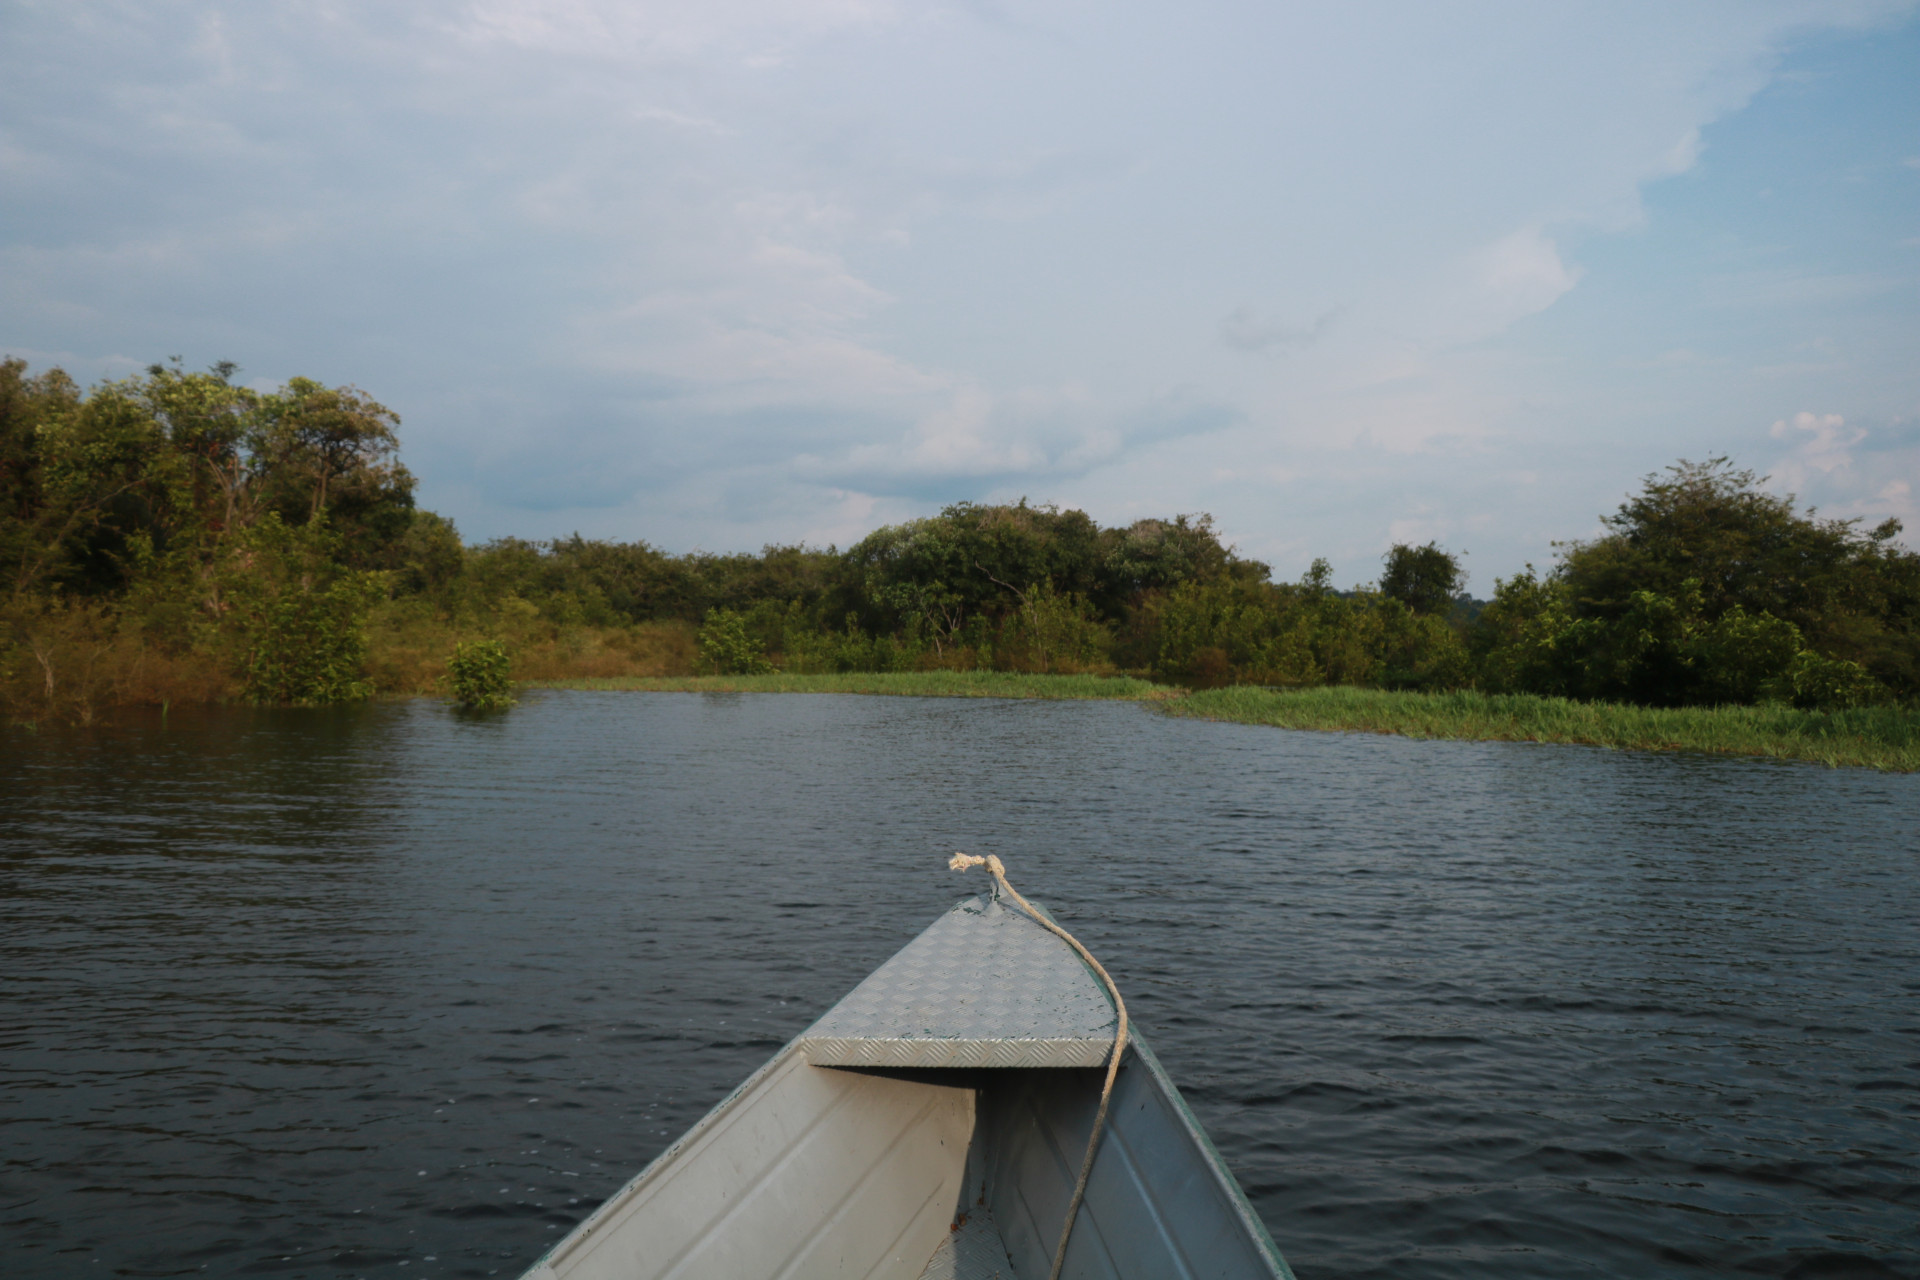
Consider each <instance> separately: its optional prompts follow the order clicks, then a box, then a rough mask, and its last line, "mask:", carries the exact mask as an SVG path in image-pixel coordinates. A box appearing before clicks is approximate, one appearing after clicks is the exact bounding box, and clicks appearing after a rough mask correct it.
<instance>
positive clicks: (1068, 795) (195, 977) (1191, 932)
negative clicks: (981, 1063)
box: [0, 693, 1920, 1280]
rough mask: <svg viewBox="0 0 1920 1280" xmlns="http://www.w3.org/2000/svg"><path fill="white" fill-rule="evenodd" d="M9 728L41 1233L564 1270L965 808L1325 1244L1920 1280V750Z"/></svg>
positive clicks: (8, 804)
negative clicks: (1818, 758)
mask: <svg viewBox="0 0 1920 1280" xmlns="http://www.w3.org/2000/svg"><path fill="white" fill-rule="evenodd" d="M0 751H3V752H4V754H0V910H3V911H4V915H3V916H0V978H3V981H4V986H0V1275H4V1276H6V1277H10V1278H12V1277H34V1276H99V1275H109V1274H117V1275H129V1276H172V1275H209V1276H211V1275H254V1274H279V1275H287V1276H314V1277H322V1276H324V1277H337V1276H369V1277H371V1276H383V1277H417V1276H488V1275H496V1274H497V1275H501V1276H515V1275H517V1274H518V1273H519V1271H520V1270H521V1269H522V1268H524V1267H525V1266H527V1265H528V1264H529V1263H531V1262H532V1261H533V1260H534V1258H536V1257H537V1256H538V1255H539V1254H540V1253H541V1251H542V1250H544V1249H545V1248H546V1247H547V1246H548V1245H549V1244H550V1243H551V1242H552V1241H553V1240H555V1239H556V1238H558V1236H559V1235H560V1234H561V1233H562V1232H563V1231H564V1230H565V1229H566V1228H567V1227H568V1226H569V1225H570V1224H572V1223H573V1222H575V1221H577V1220H578V1219H579V1218H580V1217H581V1216H582V1215H583V1214H584V1213H586V1212H587V1210H588V1209H590V1208H591V1207H592V1206H593V1205H594V1204H595V1203H596V1202H597V1201H599V1200H600V1199H602V1198H603V1197H605V1196H606V1195H608V1194H609V1193H610V1192H612V1191H613V1190H614V1189H615V1188H616V1187H617V1186H619V1185H620V1184H621V1183H622V1182H623V1181H624V1180H625V1179H626V1178H627V1177H629V1176H630V1175H631V1174H632V1173H633V1172H635V1171H637V1170H638V1169H639V1168H640V1167H641V1166H642V1165H643V1164H645V1163H646V1161H647V1160H648V1159H649V1158H650V1157H652V1156H653V1155H654V1154H655V1153H656V1152H657V1151H658V1150H659V1149H660V1148H661V1147H662V1146H663V1145H664V1144H665V1143H666V1142H667V1141H668V1140H669V1139H670V1138H672V1137H673V1136H675V1135H677V1134H679V1133H680V1132H681V1131H682V1130H684V1129H685V1128H686V1127H687V1126H688V1125H689V1124H691V1123H692V1122H693V1121H694V1120H696V1119H697V1118H698V1117H699V1116H700V1115H701V1114H702V1113H703V1112H704V1111H705V1110H706V1109H707V1108H708V1107H709V1106H711V1105H712V1104H713V1103H714V1102H715V1101H716V1100H717V1099H718V1098H720V1097H721V1096H722V1095H723V1094H724V1093H725V1092H726V1091H727V1090H728V1089H730V1088H731V1087H732V1086H733V1085H734V1084H736V1083H738V1082H739V1080H740V1079H741V1078H743V1077H744V1076H746V1075H747V1074H748V1073H749V1072H750V1071H751V1070H753V1068H754V1067H756V1066H757V1065H758V1064H759V1063H760V1062H762V1061H763V1060H765V1059H766V1057H767V1056H768V1055H769V1054H771V1053H772V1052H773V1050H774V1049H775V1048H777V1047H778V1046H779V1045H780V1044H781V1043H782V1042H784V1041H785V1040H786V1039H787V1038H788V1037H790V1036H792V1035H793V1034H794V1033H796V1032H797V1031H799V1030H800V1029H801V1028H802V1027H803V1026H804V1025H805V1024H806V1023H808V1022H809V1021H811V1020H812V1019H813V1017H814V1016H816V1015H817V1014H818V1013H820V1012H821V1011H822V1010H824V1009H825V1008H826V1007H827V1006H828V1005H829V1004H831V1003H832V1002H833V1001H834V1000H836V999H837V998H838V997H839V996H841V995H842V994H844V993H845V992H846V991H847V990H848V989H849V988H850V987H852V986H853V985H854V984H855V983H856V982H857V981H859V979H860V978H861V977H863V976H864V975H865V974H866V973H867V972H868V971H869V970H871V969H872V968H874V967H875V966H876V965H878V964H879V963H880V962H881V961H882V960H884V959H885V958H886V957H887V956H888V955H889V954H891V953H892V952H893V951H894V950H895V949H896V948H897V947H899V946H900V945H902V944H903V943H905V942H906V941H907V940H908V939H909V938H911V937H912V936H913V935H914V934H916V933H918V932H919V931H920V929H921V928H923V927H924V926H925V925H926V924H927V923H929V922H930V921H931V920H932V919H933V918H934V917H935V916H937V915H938V914H939V913H940V912H941V911H943V910H944V909H945V908H946V907H947V906H948V905H949V904H950V903H951V902H952V901H953V900H955V899H956V898H958V897H960V896H962V894H963V893H964V892H968V891H971V890H972V889H974V888H976V887H977V886H975V885H974V884H973V882H972V880H970V879H965V878H963V877H960V876H957V875H954V874H952V873H950V872H948V871H946V870H944V868H943V866H942V857H943V855H944V854H945V853H946V852H948V851H950V850H952V849H955V848H964V849H969V850H973V851H976V852H986V851H994V852H998V853H1000V854H1001V855H1002V856H1003V857H1004V858H1005V859H1006V860H1007V861H1008V863H1009V865H1010V867H1011V869H1012V873H1013V875H1014V877H1015V882H1016V883H1017V884H1019V885H1021V886H1022V887H1023V888H1025V889H1026V891H1027V892H1029V893H1030V894H1033V895H1035V896H1037V897H1040V898H1042V899H1044V900H1045V901H1047V902H1048V903H1049V904H1051V905H1052V907H1053V908H1054V909H1055V911H1056V912H1057V913H1058V914H1059V915H1060V916H1061V917H1062V919H1063V920H1064V921H1065V922H1066V923H1068V925H1069V927H1071V928H1073V929H1075V930H1076V931H1077V932H1078V933H1079V935H1080V936H1081V938H1082V939H1084V940H1085V941H1086V942H1087V943H1088V944H1089V945H1090V946H1092V947H1093V948H1094V949H1095V950H1096V951H1097V952H1098V953H1099V954H1100V955H1101V956H1102V957H1103V958H1104V959H1105V960H1106V962H1107V964H1108V965H1109V967H1110V968H1111V969H1112V970H1113V971H1114V975H1115V977H1116V978H1117V979H1118V980H1119V982H1120V984H1121V987H1122V989H1123V990H1124V991H1126V992H1127V995H1128V999H1129V1002H1130V1004H1131V1005H1132V1007H1133V1009H1134V1013H1135V1017H1136V1019H1137V1020H1138V1022H1139V1024H1140V1025H1141V1027H1142V1028H1143V1030H1144V1031H1145V1033H1146V1034H1147V1035H1148V1036H1149V1037H1150V1038H1151V1039H1152V1042H1153V1044H1154V1046H1155V1048H1156V1049H1158V1051H1159V1053H1160V1055H1161V1057H1162V1058H1163V1059H1164V1061H1165V1062H1166V1064H1167V1067H1168V1069H1169V1070H1170V1071H1171V1072H1172V1073H1173V1075H1174V1077H1175V1079H1176V1080H1177V1081H1178V1082H1179V1083H1180V1085H1181V1086H1182V1088H1183V1089H1184V1091H1185V1092H1186V1095H1187V1098H1188V1099H1189V1100H1190V1101H1191V1102H1192V1104H1193V1107H1194V1110H1195V1111H1196V1112H1197V1113H1198V1114H1199V1116H1200V1118H1201V1120H1202V1122H1203V1123H1204V1124H1205V1125H1206V1126H1207V1128H1208V1129H1209V1131H1210V1132H1211V1133H1212V1135H1213V1137H1214V1139H1215V1141H1216V1142H1217V1143H1218V1145H1219V1146H1220V1148H1221V1150H1222V1152H1223V1153H1224V1154H1225V1156H1226V1158H1227V1161H1228V1163H1229V1164H1230V1165H1232V1167H1233V1169H1234V1171H1235V1172H1236V1173H1237V1174H1238V1175H1239V1177H1240V1180H1241V1182H1242V1184H1243V1185H1244V1186H1245V1187H1246V1188H1247V1190H1248V1193H1249V1194H1250V1196H1251V1197H1252V1200H1253V1203H1254V1205H1255V1207H1256V1208H1257V1209H1258V1210H1259V1212H1260V1213H1261V1215H1262V1216H1263V1217H1264V1218H1265V1220H1266V1222H1267V1223H1268V1225H1269V1226H1270V1227H1271V1229H1272V1231H1273V1234H1274V1237H1275V1238H1276V1239H1277V1240H1278V1241H1279V1243H1280V1247H1281V1249H1282V1250H1283V1251H1284V1252H1285V1253H1286V1255H1287V1257H1288V1259H1289V1260H1290V1261H1291V1262H1292V1263H1293V1265H1294V1266H1295V1268H1296V1269H1297V1270H1298V1271H1299V1273H1300V1275H1301V1276H1302V1278H1303V1280H1332V1278H1333V1277H1359V1276H1408V1277H1412V1276H1422V1277H1424V1276H1486V1277H1517V1276H1541V1277H1549V1276H1551V1277H1565V1276H1581V1275H1608V1276H1682V1275H1700V1274H1727V1273H1750V1274H1756V1275H1781V1276H1883V1275H1905V1276H1920V835H1916V819H1920V779H1915V778H1911V777H1886V776H1879V775H1874V774H1869V773H1865V772H1834V771H1827V770H1822V769H1818V768H1812V767H1806V766H1793V765H1779V764H1766V763H1758V762H1749V761H1738V760H1724V759H1708V758H1696V757H1684V756H1648V755H1630V754H1615V753H1609V752H1603V751H1597V750H1588V749H1583V748H1567V747H1539V746H1528V745H1520V744H1461V743H1421V742H1410V741H1406V740H1403V739H1395V738H1376V737H1363V736H1345V735H1327V734H1290V733H1281V732H1277V731H1274V730H1269V729H1259V728H1247V727H1241V726H1232V725H1217V724H1204V723H1196V722H1192V721H1180V720H1169V719H1165V718H1162V717H1159V716H1156V715H1155V714H1153V713H1152V712H1149V711H1145V710H1143V709H1141V708H1138V707H1135V706H1131V705H1113V704H1097V703H1039V702H1017V703H1016V702H992V701H935V700H919V699H897V698H850V697H795V696H786V697H782V696H777V695H773V696H768V695H758V696H756V695H746V696H737V695H684V694H682V695H633V694H586V693H568V694H548V695H535V696H533V697H531V698H529V699H528V700H527V702H526V703H525V704H524V705H522V706H521V707H519V708H517V709H516V710H514V711H512V712H511V713H509V714H507V715H506V716H504V717H497V718H492V719H463V718H460V717H458V716H456V715H455V714H454V713H452V712H450V711H448V710H447V709H445V708H443V707H440V706H437V705H434V704H431V703H426V702H415V703H408V704H394V705H383V706H375V707H367V708H357V709H350V710H343V711H325V712H277V713H266V712H259V713H250V712H231V713H217V714H216V713H206V714H195V715H182V714H177V713H176V714H175V715H174V716H172V717H171V720H170V721H169V722H168V723H166V724H164V725H163V724H162V723H161V722H160V721H159V719H158V718H154V719H150V720H142V721H139V722H136V723H130V724H123V725H120V726H118V727H110V728H105V729H95V730H93V731H90V732H87V733H84V734H82V733H65V732H44V733H41V734H38V735H35V734H29V733H23V732H18V731H9V732H8V733H7V734H6V735H5V736H4V737H0ZM977 874H978V873H975V875H977Z"/></svg>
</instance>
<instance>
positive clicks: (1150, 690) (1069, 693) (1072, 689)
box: [526, 671, 1180, 702]
mask: <svg viewBox="0 0 1920 1280" xmlns="http://www.w3.org/2000/svg"><path fill="white" fill-rule="evenodd" d="M526 683H527V684H528V685H530V686H532V687H535V688H544V689H627V690H635V691H639V692H648V693H862V694H891V695H896V696H900V697H919V698H1056V699H1060V698H1067V699H1108V700H1112V699H1120V700H1127V701H1134V702H1147V701H1158V700H1161V699H1166V698H1172V697H1178V696H1179V694H1180V691H1179V690H1177V689H1169V688H1167V687H1166V686H1164V685H1156V684H1153V683H1150V682H1149V681H1146V680H1134V679H1130V678H1128V677H1125V676H1098V675H1029V674H1024V673H1021V672H1013V671H873V672H858V671H850V672H840V673H831V674H818V675H795V674H790V673H785V672H776V673H775V674H773V675H758V676H654V677H632V676H629V677H615V678H606V679H576V678H567V679H549V680H529V681H527V682H526Z"/></svg>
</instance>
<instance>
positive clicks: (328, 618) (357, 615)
mask: <svg viewBox="0 0 1920 1280" xmlns="http://www.w3.org/2000/svg"><path fill="white" fill-rule="evenodd" d="M379 594H380V586H379V583H378V580H377V579H375V578H374V577H373V575H370V574H343V575H341V576H340V577H338V578H336V579H335V580H334V581H333V582H331V583H329V584H327V585H326V586H324V587H316V586H306V585H299V586H294V587H290V588H289V589H287V590H284V591H282V592H280V593H279V594H277V595H276V596H274V597H273V598H271V599H269V600H267V601H265V602H264V603H263V604H262V606H261V607H260V609H259V612H258V614H257V615H256V617H255V620H254V626H253V629H252V641H253V644H252V650H251V652H250V654H249V655H248V659H247V691H248V693H249V694H250V695H251V696H252V697H253V698H254V700H255V701H259V702H288V703H299V704H306V705H312V704H318V703H327V702H350V701H355V700H357V699H361V698H366V697H370V696H372V694H373V686H372V685H371V684H369V683H368V682H367V680H366V678H365V673H364V670H363V668H364V666H365V663H366V658H367V635H366V612H367V609H368V607H369V606H370V605H371V604H372V603H373V601H374V600H375V599H376V598H378V596H379Z"/></svg>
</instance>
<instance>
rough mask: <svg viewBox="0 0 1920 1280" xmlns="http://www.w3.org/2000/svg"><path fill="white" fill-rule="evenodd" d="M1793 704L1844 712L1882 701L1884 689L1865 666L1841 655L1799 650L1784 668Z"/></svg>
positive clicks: (1811, 709)
mask: <svg viewBox="0 0 1920 1280" xmlns="http://www.w3.org/2000/svg"><path fill="white" fill-rule="evenodd" d="M1786 683H1787V685H1788V687H1789V689H1790V690H1791V692H1792V697H1793V705H1794V706H1796V707H1800V708H1802V709H1803V710H1807V711H1844V710H1846V709H1847V708H1849V707H1863V706H1866V705H1867V704H1869V703H1873V702H1880V701H1883V700H1884V699H1885V697H1886V689H1885V688H1884V687H1882V685H1881V684H1880V682H1879V681H1878V680H1875V679H1874V678H1873V677H1872V676H1871V675H1868V674H1867V669H1866V668H1865V667H1863V666H1861V665H1860V664H1859V663H1857V662H1848V661H1847V660H1846V659H1845V658H1829V657H1826V656H1824V655H1822V654H1818V653H1815V652H1813V650H1811V649H1803V650H1801V651H1800V652H1799V653H1798V654H1797V655H1795V656H1794V659H1793V665H1792V666H1790V667H1788V668H1787V675H1786Z"/></svg>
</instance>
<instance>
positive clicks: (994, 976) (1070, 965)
mask: <svg viewBox="0 0 1920 1280" xmlns="http://www.w3.org/2000/svg"><path fill="white" fill-rule="evenodd" d="M1115 1021H1116V1019H1115V1016H1114V1011H1113V1004H1112V1002H1111V1001H1109V1000H1108V999H1107V994H1106V992H1105V990H1104V989H1103V988H1102V987H1101V985H1100V979H1099V978H1097V977H1096V976H1094V973H1093V971H1092V970H1091V969H1089V968H1087V966H1086V965H1085V964H1084V963H1083V962H1082V961H1081V959H1080V957H1079V956H1078V955H1076V954H1075V953H1074V951H1073V948H1071V947H1069V946H1068V945H1067V944H1066V943H1065V942H1062V941H1061V940H1060V939H1059V938H1056V937H1055V936H1054V935H1053V934H1051V933H1048V932H1047V931H1046V930H1045V929H1042V928H1041V927H1040V926H1039V925H1037V924H1035V923H1034V922H1033V921H1032V920H1031V919H1029V918H1028V917H1027V915H1026V913H1025V912H1023V911H1021V910H1020V909H1019V908H1018V907H1015V906H1013V905H1011V904H1003V903H999V902H996V901H994V900H993V899H992V898H991V897H988V896H982V897H979V898H969V899H967V900H966V901H964V902H961V903H960V904H959V905H958V906H956V907H954V908H953V910H951V911H949V912H947V914H946V915H944V916H941V917H940V918H939V919H938V920H936V921H934V922H933V924H932V925H930V926H928V928H927V930H926V932H924V933H922V934H921V935H920V936H919V937H917V938H915V939H914V940H913V941H912V942H909V943H908V944H907V945H906V946H905V947H903V948H901V950H900V952H899V954H898V955H896V956H894V957H893V959H891V960H889V961H887V962H886V963H885V964H883V965H881V966H880V968H878V969H876V970H874V972H873V973H872V974H871V975H869V976H868V978H867V980H866V981H865V982H862V983H861V984H860V985H859V986H857V987H855V988H854V989H853V990H852V991H851V992H849V993H848V995H847V997H846V999H844V1000H842V1001H841V1002H840V1003H839V1004H836V1005H835V1006H833V1008H831V1009H829V1010H827V1012H826V1014H825V1015H824V1016H823V1017H822V1018H821V1019H820V1021H818V1022H816V1023H814V1024H813V1026H811V1027H809V1028H808V1029H807V1030H806V1031H805V1032H803V1033H802V1034H801V1036H800V1045H801V1048H802V1050H803V1051H804V1052H805V1053H806V1057H807V1061H808V1062H810V1063H812V1064H813V1065H814V1066H817V1067H1098V1066H1103V1065H1105V1063H1106V1061H1107V1054H1108V1052H1109V1051H1110V1050H1111V1049H1112V1048H1113V1033H1114V1028H1115Z"/></svg>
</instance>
